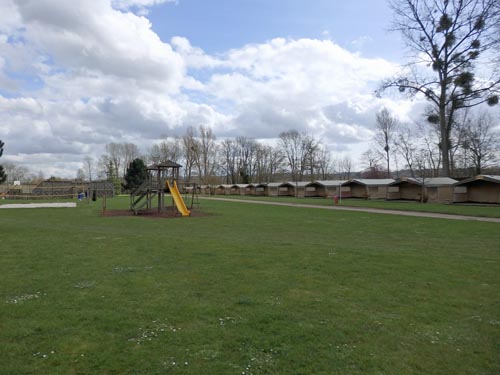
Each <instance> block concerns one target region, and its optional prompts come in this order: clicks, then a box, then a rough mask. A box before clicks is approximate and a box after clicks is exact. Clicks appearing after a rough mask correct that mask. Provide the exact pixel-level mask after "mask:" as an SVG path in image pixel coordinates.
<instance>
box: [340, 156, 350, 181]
mask: <svg viewBox="0 0 500 375" xmlns="http://www.w3.org/2000/svg"><path fill="white" fill-rule="evenodd" d="M337 165H338V169H339V172H340V174H341V178H342V179H343V180H349V179H350V178H351V171H352V159H351V157H350V156H349V155H345V156H344V157H342V158H340V159H339V160H338V162H337Z"/></svg>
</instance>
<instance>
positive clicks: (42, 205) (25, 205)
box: [0, 202, 76, 208]
mask: <svg viewBox="0 0 500 375" xmlns="http://www.w3.org/2000/svg"><path fill="white" fill-rule="evenodd" d="M53 207H76V203H74V202H68V203H13V204H0V208H53Z"/></svg>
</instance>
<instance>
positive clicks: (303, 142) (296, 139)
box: [279, 130, 318, 181]
mask: <svg viewBox="0 0 500 375" xmlns="http://www.w3.org/2000/svg"><path fill="white" fill-rule="evenodd" d="M279 138H280V148H281V150H282V153H283V155H284V156H285V158H286V160H287V162H288V166H289V168H290V175H291V178H292V180H293V181H302V178H303V176H304V172H305V171H306V170H307V169H311V160H312V157H311V156H312V155H313V154H314V152H315V150H316V148H317V145H318V143H317V142H316V140H315V139H314V138H313V137H311V136H309V135H307V134H305V133H299V132H298V131H297V130H290V131H287V132H283V133H280V135H279Z"/></svg>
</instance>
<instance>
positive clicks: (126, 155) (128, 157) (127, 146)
mask: <svg viewBox="0 0 500 375" xmlns="http://www.w3.org/2000/svg"><path fill="white" fill-rule="evenodd" d="M122 152H123V166H122V172H121V173H122V176H124V175H125V173H127V169H128V167H129V165H130V163H131V162H132V160H134V159H135V158H138V157H139V148H138V147H137V145H135V144H134V143H123V146H122Z"/></svg>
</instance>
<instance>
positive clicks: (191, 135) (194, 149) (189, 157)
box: [182, 127, 199, 184]
mask: <svg viewBox="0 0 500 375" xmlns="http://www.w3.org/2000/svg"><path fill="white" fill-rule="evenodd" d="M198 151H199V150H198V143H197V142H196V130H195V129H194V128H193V127H189V128H188V129H187V130H186V133H185V134H184V135H183V136H182V155H183V158H184V163H185V166H184V175H185V177H186V183H188V184H189V183H190V182H191V175H192V171H193V168H194V166H195V163H196V155H197V154H198Z"/></svg>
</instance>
